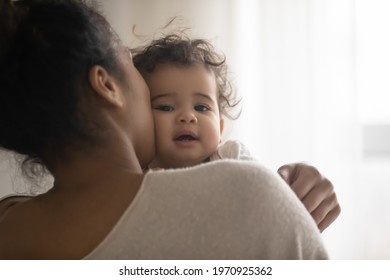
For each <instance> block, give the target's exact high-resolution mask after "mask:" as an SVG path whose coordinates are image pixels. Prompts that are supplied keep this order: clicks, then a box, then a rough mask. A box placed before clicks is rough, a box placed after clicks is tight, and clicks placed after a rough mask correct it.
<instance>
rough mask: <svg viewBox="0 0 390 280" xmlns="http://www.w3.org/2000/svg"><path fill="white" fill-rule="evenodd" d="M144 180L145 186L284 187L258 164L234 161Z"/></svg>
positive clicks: (153, 174) (158, 174) (163, 172)
mask: <svg viewBox="0 0 390 280" xmlns="http://www.w3.org/2000/svg"><path fill="white" fill-rule="evenodd" d="M146 179H147V180H146V182H145V183H146V184H148V183H151V182H155V181H156V182H161V181H174V182H179V181H181V180H185V181H187V182H188V183H190V182H193V183H195V184H201V183H203V185H204V184H206V185H210V182H212V183H218V185H219V184H223V185H224V186H225V188H226V187H227V186H229V185H233V186H235V185H237V184H238V185H241V186H244V185H245V186H247V187H250V186H252V185H256V186H268V185H269V184H271V185H274V184H278V185H283V186H285V185H286V184H285V183H284V181H283V180H282V179H281V178H280V176H278V175H277V173H276V172H272V171H271V170H270V169H269V168H267V167H265V166H263V165H261V164H259V163H258V162H255V161H241V160H234V159H223V160H218V161H212V162H207V163H203V164H200V165H197V166H193V167H188V168H180V169H170V170H158V171H154V172H151V173H150V174H149V175H148V176H146ZM149 180H150V181H149Z"/></svg>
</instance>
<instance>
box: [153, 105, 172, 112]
mask: <svg viewBox="0 0 390 280" xmlns="http://www.w3.org/2000/svg"><path fill="white" fill-rule="evenodd" d="M153 109H154V110H159V111H164V112H172V111H173V110H174V108H173V106H171V105H157V106H154V107H153Z"/></svg>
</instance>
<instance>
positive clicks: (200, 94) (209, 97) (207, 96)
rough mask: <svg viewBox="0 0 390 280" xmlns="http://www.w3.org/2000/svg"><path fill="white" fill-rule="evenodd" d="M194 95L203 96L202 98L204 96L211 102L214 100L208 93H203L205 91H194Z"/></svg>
mask: <svg viewBox="0 0 390 280" xmlns="http://www.w3.org/2000/svg"><path fill="white" fill-rule="evenodd" d="M195 95H196V96H199V97H203V98H206V99H208V100H210V101H212V102H214V101H215V100H214V99H213V98H212V97H211V96H210V95H208V94H205V93H202V92H196V93H195Z"/></svg>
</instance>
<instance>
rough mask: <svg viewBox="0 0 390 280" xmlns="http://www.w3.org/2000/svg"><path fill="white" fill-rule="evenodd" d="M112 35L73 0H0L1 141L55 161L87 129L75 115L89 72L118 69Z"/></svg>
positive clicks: (31, 158) (30, 157)
mask: <svg viewBox="0 0 390 280" xmlns="http://www.w3.org/2000/svg"><path fill="white" fill-rule="evenodd" d="M115 40H117V37H116V35H115V34H114V33H113V32H112V30H111V28H110V25H109V24H108V23H107V22H106V20H105V19H104V18H103V17H102V16H101V15H99V14H98V13H96V12H95V11H94V10H93V9H92V8H90V7H88V6H87V5H86V4H84V2H83V1H81V0H79V1H77V0H35V1H34V0H25V1H23V0H20V1H16V2H11V1H9V0H0V85H1V87H0V148H5V149H8V150H12V151H15V152H17V153H20V154H22V155H25V156H27V157H26V159H27V160H26V161H25V162H36V163H40V164H42V163H43V164H45V165H46V166H47V164H48V161H52V160H58V159H60V158H61V157H62V156H64V154H65V149H66V147H68V146H69V145H72V144H74V143H80V142H83V141H90V140H91V139H93V136H92V135H90V133H91V132H90V130H89V129H88V126H87V125H86V122H85V121H84V120H83V116H82V114H80V108H79V105H80V100H81V98H82V95H83V93H85V92H86V90H85V89H86V88H88V87H89V83H88V72H89V70H90V68H91V67H92V66H93V65H96V64H98V65H101V66H103V67H104V68H106V70H107V71H108V72H117V71H118V69H117V68H116V65H117V63H116V61H117V59H116V52H115V47H113V46H114V45H115V43H113V41H115Z"/></svg>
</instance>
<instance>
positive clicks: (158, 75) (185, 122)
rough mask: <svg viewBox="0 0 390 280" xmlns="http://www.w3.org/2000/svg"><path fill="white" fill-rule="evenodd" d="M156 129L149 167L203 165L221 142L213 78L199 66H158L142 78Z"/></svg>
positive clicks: (215, 87)
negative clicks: (153, 155) (153, 158)
mask: <svg viewBox="0 0 390 280" xmlns="http://www.w3.org/2000/svg"><path fill="white" fill-rule="evenodd" d="M145 80H146V83H147V84H148V86H149V89H150V94H151V100H152V109H153V117H154V122H155V128H156V147H157V154H156V158H155V160H154V162H153V163H152V166H153V167H161V168H177V167H186V166H193V165H196V164H199V163H201V162H203V161H205V160H206V159H207V158H208V157H209V156H210V155H211V154H212V153H213V152H215V150H216V149H217V146H218V144H219V143H220V139H221V118H220V114H219V108H218V93H217V85H216V81H215V77H214V75H213V73H212V72H210V71H208V70H207V69H206V68H205V67H203V66H201V65H194V66H190V67H178V66H176V65H174V64H168V63H167V64H161V65H158V66H157V67H156V69H155V70H154V71H153V72H152V73H148V74H147V75H145Z"/></svg>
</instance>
